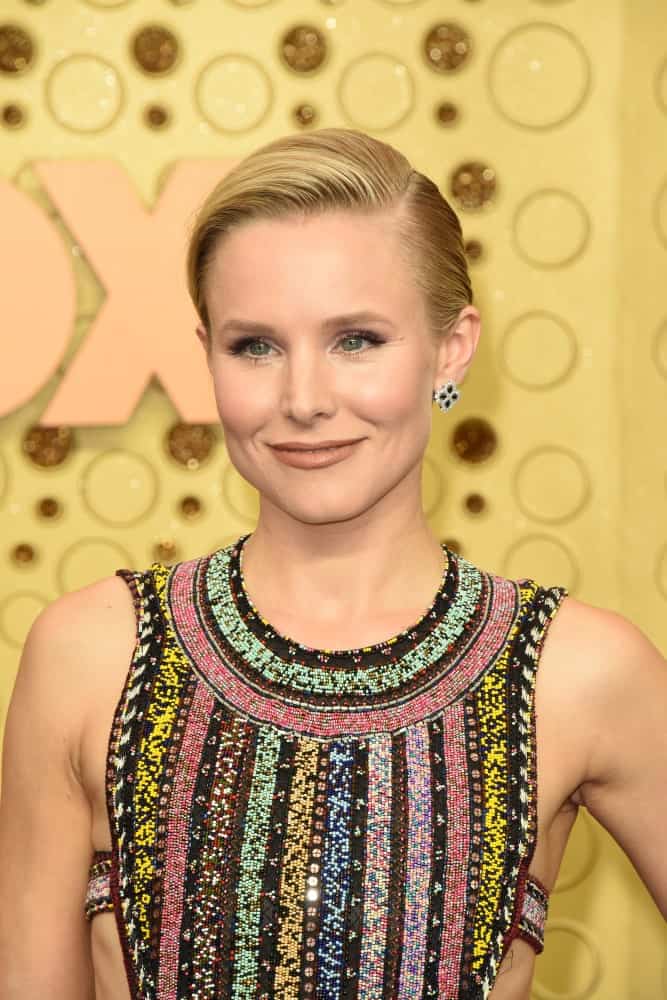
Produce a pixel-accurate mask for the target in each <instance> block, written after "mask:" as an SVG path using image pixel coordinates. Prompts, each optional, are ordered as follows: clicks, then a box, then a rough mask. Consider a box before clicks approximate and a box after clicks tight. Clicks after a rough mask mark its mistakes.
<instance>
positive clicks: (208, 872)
mask: <svg viewBox="0 0 667 1000" xmlns="http://www.w3.org/2000/svg"><path fill="white" fill-rule="evenodd" d="M247 537H249V536H248V535H245V536H243V537H241V538H240V539H238V541H237V542H235V543H233V544H232V545H229V546H228V547H226V548H222V549H220V550H218V551H217V552H215V553H213V554H212V555H209V556H206V557H202V558H200V559H196V560H192V561H189V562H182V563H179V564H176V565H175V566H172V567H167V566H163V565H161V564H159V563H155V564H153V565H152V566H151V567H150V569H148V570H146V571H144V572H132V571H129V570H118V574H119V575H120V576H122V577H123V578H124V579H125V580H126V582H127V584H128V585H129V587H130V589H131V591H132V594H133V597H134V603H135V608H136V612H137V627H138V631H137V644H136V648H135V652H134V656H133V660H132V663H131V666H130V669H129V672H128V676H127V680H126V684H125V687H124V690H123V693H122V695H121V698H120V701H119V703H118V706H117V709H116V712H115V715H114V721H113V728H112V732H111V738H110V744H109V755H108V770H107V778H106V781H107V806H108V812H109V818H110V825H111V831H112V851H111V852H109V853H105V852H98V853H97V854H96V855H95V857H94V858H93V864H92V867H91V873H90V875H91V877H90V885H89V894H88V898H87V902H86V912H87V915H88V917H90V918H92V916H93V915H94V914H95V913H97V912H101V911H102V910H104V909H113V910H114V912H115V916H116V923H117V927H118V932H119V936H120V940H121V943H122V947H123V953H124V958H125V966H126V971H127V977H128V983H129V986H130V992H131V996H132V997H133V998H137V1000H138V998H141V1000H185V998H188V1000H217V998H229V1000H334V998H335V1000H343V998H345V1000H394V998H409V1000H426V998H429V997H436V998H440V1000H462V998H472V1000H477V998H485V997H488V996H489V993H490V991H491V988H492V986H493V982H494V979H495V977H496V974H497V970H498V966H499V964H500V962H501V960H502V957H503V954H504V953H505V951H506V950H507V947H508V945H509V943H510V941H511V940H513V939H514V937H516V936H517V935H519V936H522V937H524V938H525V939H526V940H528V941H530V942H531V943H532V944H533V946H534V947H535V949H536V950H537V951H539V950H541V947H542V933H543V923H544V918H545V914H546V904H547V897H546V893H545V892H544V887H543V886H541V885H540V883H539V882H538V881H537V880H536V879H534V878H532V877H531V876H530V875H529V865H530V861H531V858H532V854H533V850H534V846H535V838H536V745H535V718H534V707H533V692H534V682H535V675H536V669H537V666H538V662H539V655H540V650H541V645H542V641H543V638H544V635H545V632H546V629H547V628H548V625H549V622H550V621H551V619H552V617H553V615H554V613H555V611H556V610H557V608H558V606H559V604H560V602H561V600H562V598H563V596H564V595H565V594H566V590H565V589H564V588H562V587H552V588H543V587H540V586H538V585H537V584H536V583H535V582H534V581H532V580H519V581H512V580H508V579H505V578H503V577H500V576H496V575H493V574H489V573H486V572H483V571H481V570H479V569H477V568H476V567H475V566H473V565H472V564H471V563H469V562H468V561H466V560H465V559H464V558H463V557H461V556H459V555H457V554H456V553H455V552H453V551H451V550H449V549H447V550H446V552H447V556H448V559H447V566H446V568H445V570H444V572H443V579H442V584H441V587H440V589H439V591H438V594H437V595H436V598H435V600H434V602H433V604H432V605H431V607H430V608H429V609H428V611H427V612H426V613H425V614H424V615H423V616H422V618H421V619H420V620H419V622H417V623H416V624H415V625H414V626H413V627H411V628H410V629H407V630H406V631H405V632H402V633H400V634H399V635H397V636H395V637H394V638H392V639H391V640H389V641H387V642H384V643H380V644H377V645H374V646H370V647H366V648H364V649H360V650H344V651H338V650H334V651H322V650H315V649H311V648H309V647H307V646H304V645H300V644H299V643H297V642H295V641H292V640H290V639H289V637H286V636H283V635H280V634H277V633H276V631H275V630H274V629H272V628H271V627H270V625H268V623H266V622H265V621H263V620H262V619H261V618H260V616H259V614H258V613H257V612H256V610H255V609H254V607H253V606H252V604H251V603H250V600H249V598H248V596H247V593H246V591H245V588H244V586H243V576H242V547H243V543H244V542H245V540H246V538H247Z"/></svg>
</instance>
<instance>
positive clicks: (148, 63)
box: [130, 24, 180, 76]
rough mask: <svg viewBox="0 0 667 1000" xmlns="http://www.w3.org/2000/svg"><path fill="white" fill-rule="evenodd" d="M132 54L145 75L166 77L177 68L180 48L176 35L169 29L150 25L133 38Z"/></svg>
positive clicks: (131, 43)
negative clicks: (166, 74)
mask: <svg viewBox="0 0 667 1000" xmlns="http://www.w3.org/2000/svg"><path fill="white" fill-rule="evenodd" d="M130 52H131V53H132V57H133V59H134V61H135V63H136V64H137V66H138V67H139V69H141V70H143V72H144V73H148V74H150V75H151V76H164V75H165V73H170V72H171V70H173V69H174V67H175V66H176V63H177V62H178V59H179V54H180V46H179V43H178V39H177V38H176V35H175V34H174V33H173V31H170V30H169V28H165V26H164V25H163V24H148V25H146V26H145V27H144V28H140V29H139V31H137V32H136V34H135V35H134V36H133V38H132V41H131V42H130Z"/></svg>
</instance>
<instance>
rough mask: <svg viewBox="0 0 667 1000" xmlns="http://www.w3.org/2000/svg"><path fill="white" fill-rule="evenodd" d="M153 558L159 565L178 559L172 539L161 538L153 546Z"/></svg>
mask: <svg viewBox="0 0 667 1000" xmlns="http://www.w3.org/2000/svg"><path fill="white" fill-rule="evenodd" d="M153 558H154V559H156V560H157V562H161V563H173V562H176V560H177V559H178V546H177V544H176V542H175V541H174V540H173V538H161V539H160V541H159V542H156V543H155V545H154V546H153Z"/></svg>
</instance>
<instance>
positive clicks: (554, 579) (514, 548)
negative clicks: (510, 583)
mask: <svg viewBox="0 0 667 1000" xmlns="http://www.w3.org/2000/svg"><path fill="white" fill-rule="evenodd" d="M502 572H503V573H504V574H505V576H507V577H509V579H511V580H518V579H521V578H522V577H532V578H533V579H536V580H537V581H538V582H539V583H540V584H541V585H542V586H551V585H552V584H553V585H558V586H563V587H566V588H567V589H568V590H569V591H570V593H571V594H573V595H574V592H575V590H576V589H577V586H578V584H579V567H578V564H577V561H576V559H575V558H574V556H573V555H572V553H571V552H570V550H569V549H568V548H567V546H566V545H565V544H564V543H563V542H561V541H560V540H559V539H557V538H551V537H550V536H549V535H540V534H535V535H526V536H524V537H523V538H520V539H519V540H518V541H517V542H514V543H513V544H512V545H510V547H509V548H508V549H507V551H506V553H505V557H504V559H503V562H502Z"/></svg>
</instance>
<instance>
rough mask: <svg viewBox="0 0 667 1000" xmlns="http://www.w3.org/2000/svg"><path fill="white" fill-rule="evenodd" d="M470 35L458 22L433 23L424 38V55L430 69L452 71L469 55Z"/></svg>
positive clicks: (444, 71) (470, 47) (470, 46)
mask: <svg viewBox="0 0 667 1000" xmlns="http://www.w3.org/2000/svg"><path fill="white" fill-rule="evenodd" d="M471 49H472V44H471V41H470V35H469V34H468V32H467V31H466V30H465V28H462V27H461V25H460V24H455V23H454V22H453V21H445V22H443V23H441V24H435V25H434V26H433V27H432V28H431V30H430V31H429V32H428V34H427V35H426V37H425V39H424V55H425V56H426V61H427V62H428V64H429V66H430V67H431V69H434V70H436V72H438V73H452V72H454V71H455V70H457V69H459V68H460V67H461V66H462V65H463V64H464V63H465V62H466V61H467V59H468V58H469V57H470V52H471Z"/></svg>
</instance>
